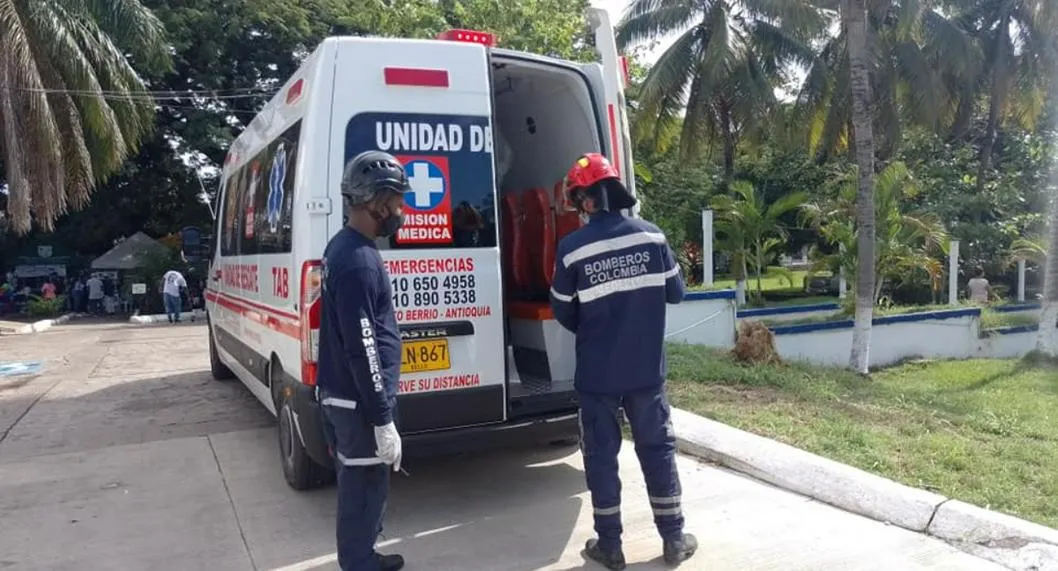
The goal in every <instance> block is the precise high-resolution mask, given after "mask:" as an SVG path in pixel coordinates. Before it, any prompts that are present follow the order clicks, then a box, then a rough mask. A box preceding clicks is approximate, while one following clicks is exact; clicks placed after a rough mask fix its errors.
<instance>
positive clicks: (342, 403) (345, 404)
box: [323, 397, 356, 410]
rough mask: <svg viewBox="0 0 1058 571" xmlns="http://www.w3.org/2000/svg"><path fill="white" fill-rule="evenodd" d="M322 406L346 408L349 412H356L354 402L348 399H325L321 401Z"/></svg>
mask: <svg viewBox="0 0 1058 571" xmlns="http://www.w3.org/2000/svg"><path fill="white" fill-rule="evenodd" d="M323 404H324V405H327V406H336V407H338V408H347V409H350V410H356V401H355V400H349V399H340V398H338V397H327V398H325V399H323Z"/></svg>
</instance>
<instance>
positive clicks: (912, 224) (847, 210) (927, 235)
mask: <svg viewBox="0 0 1058 571" xmlns="http://www.w3.org/2000/svg"><path fill="white" fill-rule="evenodd" d="M856 190H857V177H856V175H855V172H854V171H849V172H846V173H843V174H841V175H839V176H838V177H836V179H835V185H834V186H833V187H832V191H833V192H834V194H833V195H831V196H830V197H827V198H824V199H823V200H822V201H819V202H814V203H809V204H806V205H805V206H804V207H803V209H802V211H801V216H802V220H803V221H804V223H805V224H806V225H808V226H810V227H812V228H814V229H815V230H816V231H817V232H819V235H820V236H821V237H822V239H823V240H824V241H825V242H826V243H827V244H828V245H830V246H831V247H832V248H833V249H834V250H836V251H832V252H831V253H826V252H823V251H821V250H820V249H818V248H817V249H815V251H814V252H813V254H814V258H815V260H816V269H817V270H823V269H825V270H828V271H830V272H832V273H837V272H838V271H840V270H844V271H845V275H847V276H853V275H856V274H855V270H856V267H857V263H858V262H857V254H856V252H857V249H856V237H857V231H856V226H855V220H856ZM920 192H921V187H920V186H919V184H918V181H917V180H916V179H915V178H914V176H913V175H912V174H911V172H910V171H909V170H908V169H907V166H906V165H905V164H903V163H901V162H894V163H891V164H890V165H889V166H887V167H886V168H885V170H883V171H882V172H881V173H879V174H878V176H877V177H875V188H874V196H875V209H876V210H875V240H876V242H875V248H876V250H875V255H876V262H875V275H876V276H877V286H876V288H875V294H874V299H875V301H876V302H877V301H879V300H880V299H881V296H882V291H883V289H884V287H885V285H886V284H887V283H888V284H890V285H894V286H901V285H906V284H909V283H913V282H914V280H916V279H918V280H922V279H923V278H925V279H926V280H927V281H926V282H925V284H926V285H927V286H928V287H930V288H931V289H932V290H933V291H934V292H937V291H939V290H940V286H941V283H940V282H941V278H942V277H943V271H944V268H943V265H942V264H941V263H940V261H939V260H938V257H937V255H938V254H941V253H943V252H946V251H947V245H948V234H947V231H946V230H945V228H944V225H943V224H942V223H941V222H940V220H939V219H938V218H937V217H936V216H934V215H932V214H930V213H926V212H910V211H908V210H907V206H906V204H907V203H908V202H909V201H910V200H913V199H914V198H915V196H917V195H918V194H919V193H920ZM850 297H852V296H850Z"/></svg>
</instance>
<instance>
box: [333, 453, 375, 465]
mask: <svg viewBox="0 0 1058 571" xmlns="http://www.w3.org/2000/svg"><path fill="white" fill-rule="evenodd" d="M336 455H337V456H338V461H339V462H341V463H342V465H343V466H375V465H377V464H382V463H383V462H382V459H381V458H378V457H374V456H373V457H371V458H346V457H345V456H344V455H342V453H341V452H337V453H336Z"/></svg>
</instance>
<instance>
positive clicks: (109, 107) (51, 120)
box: [0, 0, 169, 234]
mask: <svg viewBox="0 0 1058 571" xmlns="http://www.w3.org/2000/svg"><path fill="white" fill-rule="evenodd" d="M0 21H2V22H3V24H2V25H0V46H3V49H2V50H0V65H2V67H3V68H4V70H5V71H4V74H3V78H2V79H0V84H2V85H3V88H2V89H0V124H3V125H4V127H5V129H4V131H3V135H2V136H0V156H2V157H3V168H4V170H3V174H4V179H5V182H6V185H7V199H6V206H5V208H6V211H7V220H6V222H5V224H6V225H9V227H10V229H11V230H13V231H15V232H18V233H20V234H25V233H26V232H28V231H29V230H30V229H31V228H32V226H33V223H34V222H36V224H37V225H38V226H40V227H41V228H43V229H45V230H51V229H52V227H53V224H54V222H55V220H56V219H57V218H58V217H59V216H61V215H62V214H64V213H65V212H66V211H67V209H68V208H69V207H71V206H72V207H74V208H79V207H81V206H83V205H84V204H86V203H87V202H88V199H89V195H90V194H91V193H92V190H93V189H94V187H95V186H96V184H98V183H99V182H101V181H104V180H106V179H107V177H108V176H110V175H111V174H112V173H114V172H115V171H116V170H118V169H119V168H120V167H121V164H122V162H123V161H124V160H125V158H126V157H127V156H128V155H129V154H130V153H132V152H135V151H136V149H137V148H138V146H139V144H140V142H141V140H142V139H143V138H144V137H145V136H146V135H147V133H149V132H150V131H151V129H152V126H153V121H154V106H153V104H152V103H153V102H152V100H151V99H150V98H149V97H147V96H146V86H145V85H144V82H143V80H142V79H141V77H140V75H139V74H138V73H137V70H136V69H134V68H133V65H132V64H133V61H136V62H139V63H140V64H141V68H144V69H155V70H160V69H164V68H166V67H167V66H168V64H169V54H168V52H167V51H166V46H165V42H164V37H163V33H162V25H161V22H160V21H159V20H158V19H157V18H156V17H155V15H154V14H152V13H151V12H150V11H149V10H147V9H146V8H144V7H143V6H142V5H141V4H140V3H139V2H137V1H136V0H95V1H90V2H63V1H59V0H5V1H4V2H0ZM125 54H130V55H131V58H129V57H126V55H125ZM104 94H105V95H104Z"/></svg>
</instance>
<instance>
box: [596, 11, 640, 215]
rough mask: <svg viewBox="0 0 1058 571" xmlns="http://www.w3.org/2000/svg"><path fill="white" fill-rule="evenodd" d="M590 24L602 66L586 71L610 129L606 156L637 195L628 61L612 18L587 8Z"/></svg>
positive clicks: (637, 210) (605, 123) (635, 210)
mask: <svg viewBox="0 0 1058 571" xmlns="http://www.w3.org/2000/svg"><path fill="white" fill-rule="evenodd" d="M587 18H588V24H589V25H590V26H591V29H592V32H593V34H594V39H595V50H596V51H597V52H599V56H600V58H601V65H600V64H598V63H593V64H587V65H585V66H583V67H584V72H585V73H586V74H587V75H588V77H589V78H590V80H591V82H592V89H593V91H594V92H595V97H596V98H597V100H598V101H597V102H596V103H598V109H599V112H600V113H602V115H603V116H602V117H600V118H599V120H600V121H601V122H602V123H603V124H604V125H606V126H607V127H606V128H607V140H606V143H605V146H606V156H607V157H608V158H609V159H610V161H611V162H612V163H613V164H614V167H616V168H617V172H619V173H620V174H621V180H622V181H623V182H624V184H625V187H627V188H628V190H629V191H630V192H631V193H632V194H633V196H634V195H635V194H636V177H635V169H634V167H633V165H632V139H631V137H630V136H629V130H628V113H627V109H626V107H625V81H626V78H627V68H626V65H627V61H626V60H625V58H623V57H621V55H620V54H619V53H618V52H617V41H616V39H615V38H614V30H613V25H612V24H611V22H610V16H609V14H608V13H607V12H606V10H603V9H601V8H588V13H587ZM629 214H632V215H634V216H638V215H639V205H638V204H637V205H636V206H635V207H633V209H632V212H630V213H629Z"/></svg>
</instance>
